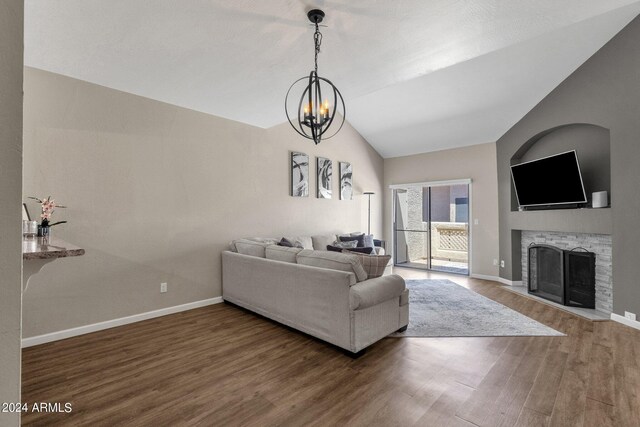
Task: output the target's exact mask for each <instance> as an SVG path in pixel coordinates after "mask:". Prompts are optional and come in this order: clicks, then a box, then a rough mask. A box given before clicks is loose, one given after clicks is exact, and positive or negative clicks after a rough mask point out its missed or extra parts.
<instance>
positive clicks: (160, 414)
mask: <svg viewBox="0 0 640 427" xmlns="http://www.w3.org/2000/svg"><path fill="white" fill-rule="evenodd" d="M399 272H401V273H402V274H403V275H404V276H406V277H434V278H435V277H440V278H441V277H446V278H449V279H451V280H454V281H456V282H457V283H460V284H462V285H465V286H468V287H469V288H471V289H473V290H474V291H476V292H479V293H481V294H483V295H485V296H487V297H489V298H491V299H494V300H496V301H498V302H501V303H502V304H505V305H507V306H509V307H511V308H513V309H515V310H518V311H520V312H521V313H524V314H526V315H527V316H530V317H532V318H534V319H536V320H538V321H540V322H542V323H545V324H547V325H549V326H551V327H553V328H555V329H558V330H560V331H563V332H564V333H566V334H567V337H507V338H505V337H502V338H387V339H384V340H382V341H380V342H379V343H377V344H375V345H373V346H372V347H370V348H369V350H368V351H367V353H366V354H365V355H364V356H362V357H361V358H360V359H357V360H352V359H350V358H348V357H346V356H344V355H343V354H342V353H341V352H340V351H339V350H337V349H336V348H334V347H331V346H329V345H326V344H324V343H322V342H320V341H318V340H315V339H313V338H310V337H308V336H306V335H303V334H301V333H298V332H295V331H292V330H290V329H287V328H284V327H281V326H279V325H278V324H276V323H273V322H270V321H268V320H265V319H263V318H260V317H256V316H254V315H252V314H250V313H248V312H245V311H243V310H240V309H238V308H235V307H231V306H227V305H224V304H218V305H215V306H210V307H205V308H201V309H197V310H191V311H188V312H184V313H179V314H175V315H170V316H165V317H162V318H157V319H152V320H148V321H144V322H140V323H136V324H133V325H128V326H123V327H119V328H114V329H110V330H106V331H101V332H96V333H93V334H89V335H84V336H81V337H76V338H71V339H68V340H64V341H58V342H54V343H50V344H45V345H41V346H37V347H32V348H28V349H25V350H24V351H23V402H39V401H45V402H71V403H72V404H73V412H72V413H70V414H39V413H27V414H25V415H23V424H25V425H105V426H112V425H202V426H213V425H252V426H265V425H362V426H365V425H367V426H369V425H380V426H390V425H397V426H405V425H406V426H409V425H419V426H473V425H478V426H546V425H553V426H609V425H610V426H640V331H637V330H634V329H631V328H628V327H626V326H622V325H619V324H616V323H613V322H608V321H606V322H590V321H587V320H583V319H581V318H579V317H576V316H574V315H571V314H568V313H566V312H563V311H560V310H558V309H555V308H553V307H550V306H548V305H546V304H542V303H539V302H536V301H533V300H531V299H528V298H525V297H522V296H520V295H516V294H514V293H512V292H509V291H507V290H505V289H503V287H502V286H500V285H497V284H495V283H493V282H487V281H483V280H476V279H468V278H466V277H460V276H443V275H438V274H429V273H425V272H420V271H415V270H402V271H399Z"/></svg>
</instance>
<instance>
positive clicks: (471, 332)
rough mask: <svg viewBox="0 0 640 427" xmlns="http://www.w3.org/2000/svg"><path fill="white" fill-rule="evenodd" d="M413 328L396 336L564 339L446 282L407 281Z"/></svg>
mask: <svg viewBox="0 0 640 427" xmlns="http://www.w3.org/2000/svg"><path fill="white" fill-rule="evenodd" d="M407 288H409V327H408V328H407V330H406V331H405V332H396V333H394V334H392V335H390V336H392V337H399V338H401V337H501V336H564V334H563V333H561V332H558V331H556V330H555V329H552V328H550V327H548V326H545V325H543V324H542V323H539V322H536V321H535V320H533V319H531V318H529V317H527V316H525V315H523V314H520V313H518V312H517V311H514V310H512V309H510V308H508V307H505V306H504V305H502V304H499V303H497V302H495V301H493V300H490V299H489V298H485V297H483V296H482V295H480V294H477V293H475V292H473V291H471V290H469V289H467V288H465V287H463V286H460V285H458V284H456V283H453V282H452V281H450V280H446V279H423V280H407Z"/></svg>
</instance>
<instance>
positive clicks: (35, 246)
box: [22, 237, 84, 260]
mask: <svg viewBox="0 0 640 427" xmlns="http://www.w3.org/2000/svg"><path fill="white" fill-rule="evenodd" d="M80 255H84V249H82V248H80V247H78V246H74V245H72V244H71V243H67V242H65V241H64V240H60V239H56V238H55V237H31V238H24V239H22V259H24V260H29V259H52V258H65V257H71V256H80Z"/></svg>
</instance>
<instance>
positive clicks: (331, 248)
mask: <svg viewBox="0 0 640 427" xmlns="http://www.w3.org/2000/svg"><path fill="white" fill-rule="evenodd" d="M327 250H328V251H334V252H345V251H348V252H357V253H359V254H370V253H371V252H373V248H347V249H344V248H340V247H336V246H331V245H329V246H327Z"/></svg>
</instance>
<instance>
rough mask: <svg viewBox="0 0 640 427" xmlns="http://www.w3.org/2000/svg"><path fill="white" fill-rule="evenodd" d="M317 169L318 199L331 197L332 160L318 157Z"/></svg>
mask: <svg viewBox="0 0 640 427" xmlns="http://www.w3.org/2000/svg"><path fill="white" fill-rule="evenodd" d="M316 171H317V172H318V173H317V183H318V191H317V194H316V196H317V197H318V199H330V198H331V160H329V159H325V158H324V157H316Z"/></svg>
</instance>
